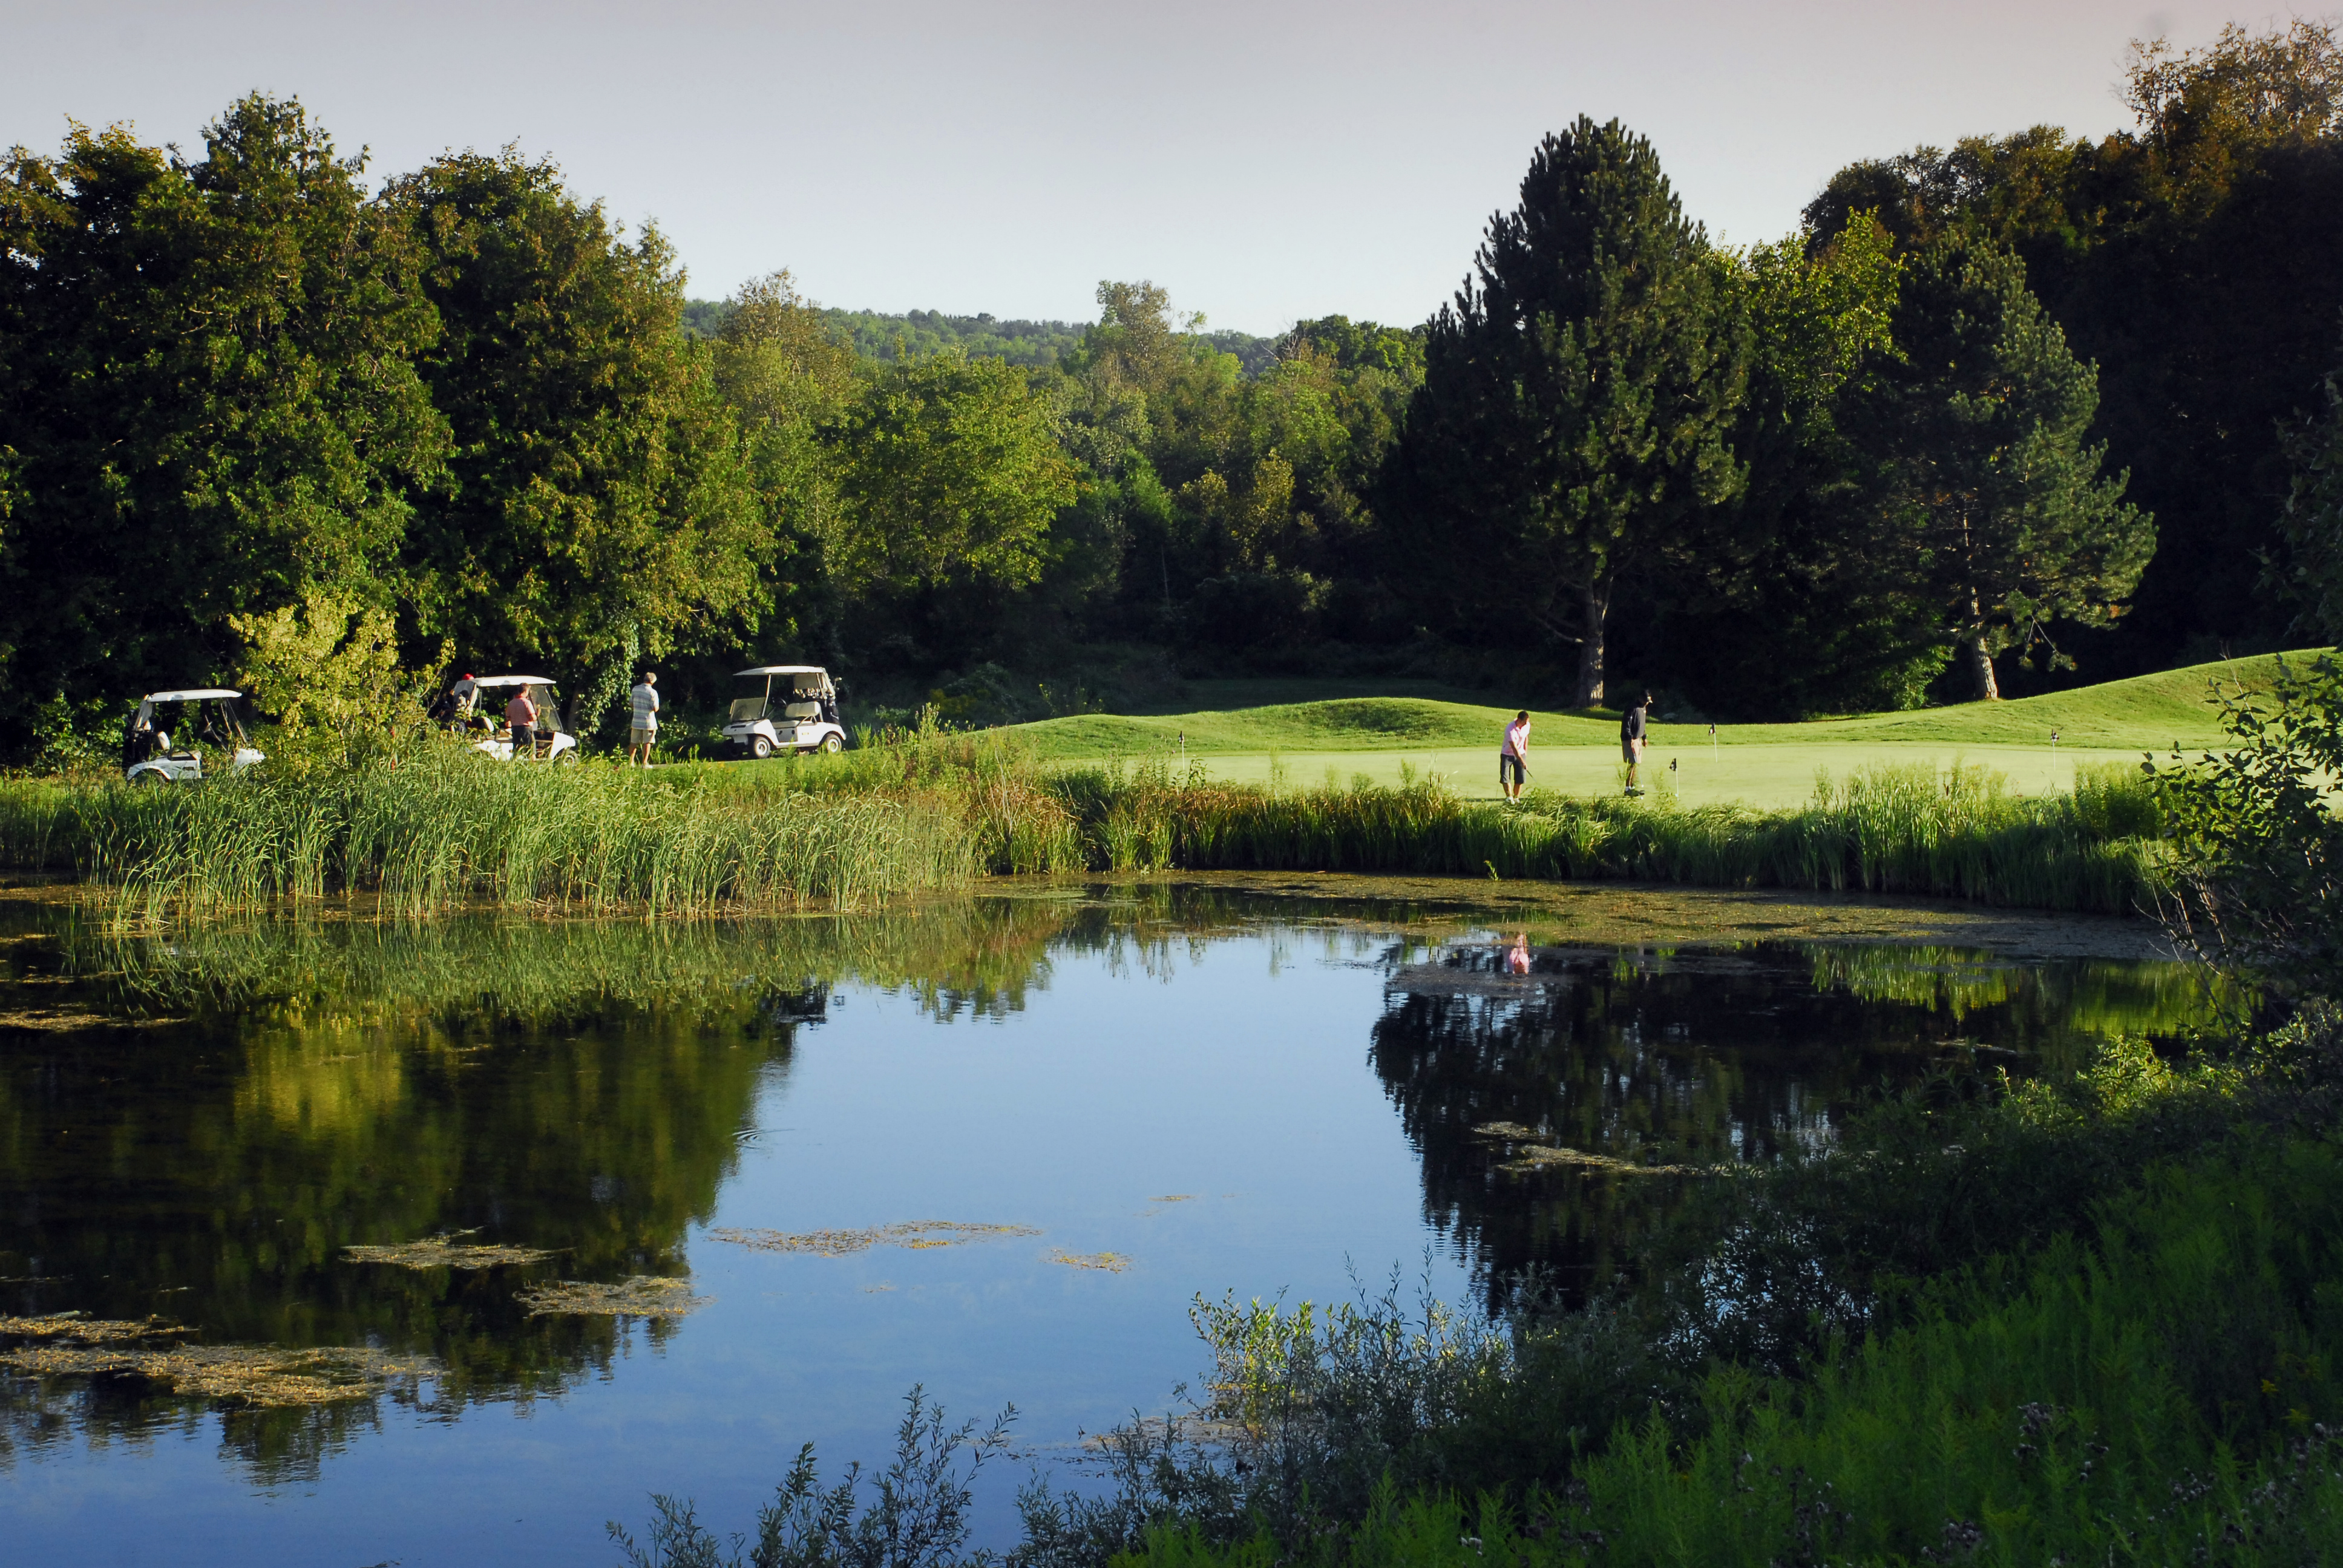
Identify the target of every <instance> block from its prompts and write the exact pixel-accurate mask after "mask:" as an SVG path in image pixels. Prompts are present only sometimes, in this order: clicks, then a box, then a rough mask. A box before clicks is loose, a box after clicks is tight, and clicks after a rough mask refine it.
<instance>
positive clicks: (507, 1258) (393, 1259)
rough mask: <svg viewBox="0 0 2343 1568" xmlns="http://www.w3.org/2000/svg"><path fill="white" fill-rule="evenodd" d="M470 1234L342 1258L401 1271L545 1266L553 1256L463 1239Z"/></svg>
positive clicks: (351, 1251) (350, 1251)
mask: <svg viewBox="0 0 2343 1568" xmlns="http://www.w3.org/2000/svg"><path fill="white" fill-rule="evenodd" d="M472 1234H474V1232H472V1231H447V1232H443V1233H442V1234H440V1235H437V1236H432V1237H428V1238H427V1239H426V1240H424V1241H403V1242H401V1243H399V1244H398V1245H397V1246H395V1247H344V1248H343V1249H342V1256H343V1257H345V1258H347V1259H348V1260H349V1261H351V1262H353V1263H387V1264H389V1265H391V1266H392V1267H394V1268H399V1269H495V1268H501V1267H504V1266H507V1265H514V1266H518V1265H521V1264H526V1263H542V1262H544V1261H546V1260H547V1259H548V1258H550V1257H552V1256H553V1253H552V1252H551V1251H548V1250H547V1249H546V1248H543V1247H508V1246H501V1245H498V1244H497V1243H494V1242H474V1241H464V1240H463V1238H464V1237H466V1236H469V1235H472Z"/></svg>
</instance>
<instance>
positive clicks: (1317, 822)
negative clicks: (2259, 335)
mask: <svg viewBox="0 0 2343 1568" xmlns="http://www.w3.org/2000/svg"><path fill="white" fill-rule="evenodd" d="M2158 832H2159V824H2158V820H2157V811H2156V808H2155V804H2154V801H2153V799H2152V798H2151V796H2150V795H2149V793H2148V789H2147V783H2146V781H2145V779H2142V778H2141V777H2140V776H2139V775H2138V774H2137V773H2136V772H2132V771H2130V770H2127V769H2121V768H2115V767H2103V768H2099V769H2080V770H2078V772H2077V779H2076V783H2075V787H2074V789H2072V790H2070V791H2066V792H2062V793H2059V794H2056V795H2051V796H2044V797H2034V798H2024V797H2019V796H2016V795H2014V794H2012V793H2011V792H2010V791H2009V790H2008V789H2007V787H2006V782H2005V781H2004V780H2002V779H2000V778H1999V777H1998V776H1997V775H1996V774H1994V773H1992V772H1991V771H1990V770H1988V769H1982V768H1974V767H1969V768H1964V767H1957V766H1956V767H1954V768H1952V769H1944V770H1939V769H1934V768H1929V767H1925V766H1923V767H1889V766H1878V767H1873V768H1867V769H1858V770H1857V771H1855V773H1853V774H1851V775H1849V776H1847V777H1846V778H1845V779H1839V780H1835V781H1834V780H1832V779H1827V778H1824V779H1818V781H1817V784H1816V789H1815V795H1814V797H1813V799H1811V800H1810V801H1808V802H1807V803H1806V804H1805V805H1804V806H1801V807H1798V808H1796V809H1790V810H1756V809H1749V808H1744V807H1733V806H1703V807H1696V808H1688V807H1683V806H1679V805H1677V804H1675V803H1674V800H1673V799H1671V798H1670V797H1669V796H1667V795H1665V794H1664V793H1663V794H1660V795H1656V796H1651V797H1644V798H1642V799H1620V798H1600V799H1579V798H1568V797H1564V796H1561V795H1557V794H1554V793H1552V792H1533V793H1532V794H1531V795H1529V796H1528V797H1527V798H1526V799H1524V800H1523V802H1522V803H1520V804H1518V805H1508V804H1505V803H1503V802H1497V801H1483V800H1467V799H1462V798H1461V797H1459V796H1458V795H1456V794H1455V793H1454V792H1453V790H1451V789H1448V788H1447V787H1446V786H1445V785H1444V784H1443V783H1442V782H1441V781H1440V780H1439V779H1405V780H1403V782H1402V783H1401V784H1399V785H1397V786H1395V787H1387V786H1377V785H1373V784H1368V783H1365V782H1363V781H1362V782H1355V783H1353V784H1352V785H1349V786H1343V785H1341V784H1338V783H1335V782H1332V781H1331V780H1330V781H1329V782H1328V783H1326V784H1324V785H1322V786H1317V787H1312V788H1306V789H1286V788H1278V787H1274V786H1263V785H1242V784H1229V783H1222V782H1216V781H1214V780H1212V779H1208V778H1206V777H1204V776H1203V775H1202V772H1201V771H1200V770H1196V771H1188V772H1176V771H1174V770H1173V769H1171V768H1170V767H1169V766H1168V765H1165V764H1161V763H1155V764H1142V765H1139V766H1124V765H1113V764H1110V765H1105V766H1086V767H1072V768H1056V769H1052V768H1050V767H1048V766H1046V765H1044V764H1042V763H1040V762H1038V761H1036V760H1034V759H1031V758H1030V757H1027V756H1024V755H1021V754H1020V753H1018V752H1017V751H1015V750H1013V749H1011V748H1009V747H1007V746H1005V745H1003V744H1001V743H1000V742H998V741H995V740H992V739H989V738H984V737H971V736H930V737H922V738H914V739H908V740H905V741H904V742H902V743H900V744H899V745H893V746H881V747H873V748H870V749H866V750H862V751H858V752H849V753H847V754H846V755H845V756H844V757H841V758H838V759H825V760H823V761H820V762H811V763H807V764H802V765H799V766H798V767H795V768H790V769H776V770H760V771H759V772H756V773H753V774H743V773H739V772H728V771H727V770H725V769H710V768H672V769H653V770H649V771H629V770H626V769H616V768H608V767H599V766H587V767H580V768H549V767H548V768H532V767H512V766H508V765H502V766H500V765H496V764H491V763H488V762H487V761H486V760H485V759H481V758H478V757H477V756H474V755H473V754H471V753H469V752H467V751H463V750H461V749H457V748H453V747H449V746H444V745H438V744H432V743H423V744H418V745H417V746H415V747H414V748H412V749H408V750H407V751H406V752H405V753H403V754H401V755H399V756H398V757H397V758H396V759H391V758H385V759H380V760H378V761H376V762H373V763H369V764H367V765H365V766H361V767H357V768H353V769H336V770H324V769H316V770H310V771H307V772H300V773H291V772H288V773H286V774H280V775H277V776H275V777H271V776H269V775H268V774H266V773H260V772H256V773H255V774H253V775H250V776H246V777H242V778H231V779H216V780H212V781H209V782H206V783H204V784H201V785H196V786H178V787H172V788H168V789H134V788H130V787H127V786H123V785H117V784H113V783H100V784H69V783H60V782H55V781H45V780H32V779H12V780H5V781H0V865H6V866H8V867H11V868H15V869H26V870H61V871H70V872H71V873H73V874H75V876H77V877H79V878H80V879H82V880H83V881H85V882H87V883H92V884H96V885H97V886H100V887H103V888H106V889H107V890H111V892H112V894H113V897H114V899H115V901H116V904H117V906H118V907H119V908H120V909H121V910H122V912H123V913H125V914H126V915H135V916H138V917H142V918H163V917H166V916H168V915H174V914H187V913H196V912H202V911H207V910H227V909H235V908H250V907H256V906H260V905H266V904H273V903H278V902H283V901H287V900H296V901H297V900H314V899H323V898H327V897H330V896H336V895H340V894H346V893H358V892H363V893H367V894H371V895H374V896H376V897H377V898H378V899H379V900H380V902H381V904H382V906H383V907H384V908H385V910H386V911H387V912H390V913H394V914H398V915H409V916H412V915H424V914H430V913H436V912H440V911H444V910H452V909H455V908H458V907H459V906H463V905H468V904H480V903H488V904H492V905H507V906H516V905H543V904H552V905H558V906H564V907H570V908H578V909H586V910H615V909H620V908H629V909H641V910H648V911H649V912H655V913H679V914H689V913H704V912H713V911H716V910H728V909H739V908H753V907H773V906H791V905H805V904H810V903H821V904H825V905H829V906H831V907H836V908H840V909H849V910H852V909H870V908H877V907H880V906H883V905H885V904H887V903H889V902H890V901H893V900H900V899H901V898H904V897H909V896H915V895H919V894H922V893H930V892H939V891H946V890H953V889H960V888H966V887H968V886H970V885H971V884H973V883H975V882H976V881H978V880H979V879H982V878H984V877H987V876H993V875H1020V874H1036V873H1039V874H1051V873H1058V874H1069V873H1077V872H1083V871H1110V872H1141V873H1145V872H1161V871H1177V870H1193V871H1205V870H1283V871H1349V872H1366V873H1382V874H1416V875H1446V876H1462V877H1473V878H1482V879H1486V878H1496V879H1560V880H1634V881H1652V882H1674V883H1681V884H1685V885H1689V886H1698V887H1712V888H1734V889H1756V888H1772V889H1783V890H1797V891H1810V892H1845V891H1861V892H1873V893H1890V894H1907V895H1915V896H1928V897H1935V898H1949V899H1959V900H1971V901H1975V902H1978V903H1984V904H1989V905H1996V906H2002V907H2009V908H2027V909H2040V910H2059V911H2069V910H2071V911H2088V912H2095V913H2103V914H2127V913H2132V912H2135V911H2137V910H2142V909H2144V908H2146V907H2147V906H2148V905H2149V904H2150V902H2151V901H2152V900H2153V896H2154V892H2155V889H2156V885H2157V876H2158V866H2159V863H2160V859H2161V851H2160V848H2159V841H2158Z"/></svg>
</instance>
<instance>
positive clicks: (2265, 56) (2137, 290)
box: [1806, 19, 2343, 678]
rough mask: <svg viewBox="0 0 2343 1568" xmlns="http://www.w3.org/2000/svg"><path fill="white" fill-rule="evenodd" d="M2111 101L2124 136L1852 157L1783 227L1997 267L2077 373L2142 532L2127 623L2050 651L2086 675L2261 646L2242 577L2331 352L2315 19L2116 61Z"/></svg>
mask: <svg viewBox="0 0 2343 1568" xmlns="http://www.w3.org/2000/svg"><path fill="white" fill-rule="evenodd" d="M2125 97H2126V100H2127V103H2128V104H2129V106H2130V107H2131V108H2132V110H2133V112H2134V115H2135V116H2136V126H2135V127H2134V128H2133V129H2130V130H2126V131H2119V132H2117V133H2115V134H2113V135H2110V136H2105V137H2103V138H2100V139H2098V140H2097V141H2092V140H2087V139H2084V138H2077V137H2072V136H2068V135H2066V133H2065V132H2063V131H2061V130H2059V129H2057V128H2056V127H2055V126H2036V127H2034V128H2032V129H2030V130H2027V131H2023V132H2020V133H2017V134H2016V135H2013V136H1976V137H1969V138H1965V139H1964V140H1962V141H1960V142H1959V143H1957V144H1956V146H1952V147H1951V148H1948V149H1947V148H1937V147H1918V148H1915V149H1913V150H1912V151H1910V152H1908V153H1906V154H1903V155H1901V156H1896V157H1892V158H1885V159H1880V160H1867V161H1864V162H1860V163H1856V164H1853V165H1850V166H1847V167H1846V168H1845V169H1843V170H1841V171H1839V172H1838V173H1837V174H1836V175H1835V176H1833V177H1832V178H1831V180H1830V182H1829V183H1828V185H1827V186H1825V189H1824V191H1823V193H1822V195H1821V196H1819V197H1817V198H1816V200H1815V203H1814V205H1813V206H1811V207H1809V208H1808V210H1807V215H1806V216H1807V222H1808V226H1809V228H1810V230H1811V231H1812V232H1813V233H1814V234H1815V235H1816V236H1828V235H1832V234H1835V233H1837V232H1839V230H1840V229H1841V228H1842V227H1843V226H1845V223H1846V222H1847V221H1848V220H1849V218H1850V217H1851V216H1854V215H1856V214H1862V213H1875V214H1876V215H1877V219H1878V221H1879V222H1881V223H1882V224H1884V225H1885V226H1886V227H1887V228H1888V229H1889V230H1890V231H1891V232H1892V233H1894V234H1895V235H1896V237H1897V239H1898V240H1899V242H1901V243H1903V244H1904V245H1906V246H1908V247H1910V248H1911V249H1913V250H1920V249H1925V248H1926V246H1929V245H1932V244H1934V243H1936V241H1938V240H1939V239H1941V238H1944V237H1946V236H1957V237H1960V238H1964V239H1968V240H1976V241H1986V242H1991V243H1993V244H1996V245H1998V246H2005V247H2007V248H2009V249H2011V250H2013V251H2015V252H2016V254H2017V255H2018V256H2020V257H2022V258H2023V259H2024V261H2025V263H2026V279H2027V282H2028V285H2029V286H2031V288H2032V289H2033V291H2034V292H2035V294H2036V296H2037V297H2039V298H2040V299H2041V301H2042V304H2043V306H2044V307H2045V308H2046V310H2047V311H2048V313H2049V315H2050V317H2051V318H2052V319H2053V320H2055V321H2056V322H2057V323H2058V325H2059V327H2061V328H2062V329H2063V330H2064V332H2065V335H2066V340H2067V342H2068V343H2069V344H2070V345H2072V347H2073V349H2074V351H2075V353H2076V354H2077V356H2078V357H2081V358H2082V359H2084V360H2085V361H2087V362H2092V363H2096V364H2097V367H2098V381H2099V389H2100V393H2101V397H2102V403H2101V407H2100V410H2099V415H2098V418H2097V424H2096V427H2095V428H2096V437H2097V439H2103V440H2105V441H2106V442H2107V450H2108V463H2109V466H2110V467H2113V468H2114V469H2116V470H2117V471H2125V472H2128V474H2129V475H2130V483H2129V486H2128V487H2127V495H2128V496H2129V498H2131V499H2133V500H2134V501H2136V502H2137V504H2138V505H2139V506H2140V507H2141V508H2142V509H2143V510H2145V511H2147V512H2150V513H2152V514H2154V516H2155V518H2156V519H2157V554H2156V558H2155V559H2154V561H2153V562H2152V563H2151V564H2150V565H2149V567H2148V568H2147V573H2146V575H2145V577H2144V578H2142V580H2141V583H2140V587H2139V591H2138V595H2137V601H2136V603H2135V605H2134V608H2133V613H2132V614H2130V615H2129V616H2127V617H2126V618H2124V620H2123V621H2121V622H2119V623H2118V624H2117V627H2116V628H2115V629H2113V630H2111V631H2107V632H2101V633H2097V634H2090V635H2083V636H2077V637H2076V638H2072V639H2070V640H2069V642H2068V646H2070V647H2071V648H2073V649H2074V651H2075V652H2076V653H2077V657H2079V658H2082V659H2083V660H2084V662H2085V663H2086V665H2087V666H2089V667H2092V668H2096V669H2097V672H2098V675H2099V677H2100V678H2104V676H2106V675H2109V674H2125V673H2130V672H2133V671H2137V670H2144V669H2149V668H2157V667H2158V666H2160V665H2162V664H2164V663H2167V662H2169V661H2171V660H2172V659H2173V658H2175V656H2177V655H2181V654H2183V653H2185V652H2188V651H2192V650H2197V649H2202V650H2206V652H2209V651H2210V650H2211V649H2213V648H2217V647H2224V646H2227V647H2234V648H2236V649H2237V651H2241V652H2242V651H2248V650H2251V649H2254V648H2268V647H2271V646H2275V645H2276V642H2277V640H2278V638H2281V637H2282V636H2283V635H2284V625H2283V622H2284V617H2283V616H2279V615H2273V614H2272V613H2271V606H2270V603H2269V598H2268V594H2267V592H2266V591H2265V590H2264V589H2263V588H2261V587H2260V586H2259V578H2260V575H2261V571H2262V558H2263V557H2264V556H2265V555H2267V554H2269V553H2272V552H2273V551H2275V550H2276V549H2277V548H2278V547H2279V546H2280V544H2281V542H2282V541H2281V537H2280V533H2279V530H2278V508H2277V506H2275V505H2274V504H2273V498H2276V497H2279V496H2282V495H2284V494H2285V492H2286V490H2287V487H2288V471H2289V468H2290V467H2292V466H2293V464H2294V461H2295V459H2293V458H2290V457H2289V454H2288V449H2287V448H2288V442H2287V438H2286V437H2287V432H2288V429H2289V428H2292V427H2297V426H2298V422H2299V421H2300V420H2301V419H2302V418H2303V417H2305V416H2307V415H2312V414H2316V413H2318V412H2320V411H2322V408H2323V399H2322V397H2321V396H2320V387H2321V381H2322V377H2324V376H2325V375H2326V374H2327V373H2328V372H2329V371H2331V370H2332V369H2334V368H2335V367H2336V365H2337V362H2338V357H2343V337H2338V309H2343V45H2338V39H2337V37H2336V34H2335V31H2334V28H2333V26H2332V25H2331V24H2328V23H2324V22H2312V21H2305V20H2301V19H2296V20H2294V21H2291V22H2289V23H2288V24H2287V25H2285V26H2283V27H2282V28H2279V29H2278V30H2275V31H2273V32H2269V33H2254V32H2250V31H2248V30H2247V29H2246V28H2243V27H2237V26H2232V27H2230V28H2227V29H2226V30H2225V31H2224V32H2223V33H2222V35H2220V36H2219V38H2217V40H2216V41H2215V42H2214V43H2212V44H2210V45H2206V46H2204V47H2202V48H2198V49H2191V50H2175V49H2173V48H2171V47H2170V46H2169V45H2166V44H2165V43H2163V42H2162V41H2161V40H2158V41H2157V42H2155V43H2152V44H2146V45H2135V53H2134V57H2133V60H2132V62H2131V68H2130V70H2129V71H2128V73H2127V81H2126V84H2125ZM2294 542H2295V543H2296V544H2297V545H2299V543H2300V541H2299V540H2296V541H2294ZM2206 652H2197V653H2196V655H2195V656H2196V657H2197V658H2203V657H2206Z"/></svg>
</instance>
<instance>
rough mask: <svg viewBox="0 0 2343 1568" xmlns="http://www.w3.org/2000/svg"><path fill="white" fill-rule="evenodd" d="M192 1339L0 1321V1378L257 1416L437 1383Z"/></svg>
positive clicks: (418, 1365) (311, 1356)
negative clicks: (207, 1403)
mask: <svg viewBox="0 0 2343 1568" xmlns="http://www.w3.org/2000/svg"><path fill="white" fill-rule="evenodd" d="M192 1332H195V1331H193V1330H191V1329H188V1328H186V1327H183V1326H181V1325H178V1324H176V1323H167V1322H163V1321H162V1320H160V1319H157V1318H149V1319H146V1320H145V1321H144V1322H126V1321H117V1320H110V1319H104V1318H85V1317H83V1316H82V1315H81V1314H80V1313H78V1312H59V1313H55V1314H53V1315H50V1316H46V1317H38V1318H16V1317H0V1341H10V1340H12V1341H17V1343H13V1344H0V1368H5V1369H7V1370H9V1371H11V1372H20V1373H23V1374H25V1375H26V1376H29V1377H136V1378H143V1379H145V1380H146V1381H147V1382H151V1383H154V1384H155V1385H156V1386H157V1387H158V1388H162V1389H165V1390H167V1391H168V1392H172V1393H176V1394H179V1395H182V1396H185V1397H188V1398H195V1399H211V1400H220V1401H226V1402H232V1403H238V1404H244V1405H248V1406H253V1407H256V1408H266V1409H281V1408H287V1407H292V1406H300V1405H321V1404H338V1403H341V1402H345V1401H348V1400H357V1399H367V1398H369V1397H371V1396H373V1395H374V1394H376V1393H378V1392H381V1391H382V1390H383V1389H384V1388H385V1387H386V1386H387V1385H389V1384H391V1383H393V1382H406V1383H412V1382H417V1381H419V1380H420V1379H423V1378H427V1377H433V1376H436V1375H437V1374H438V1372H439V1371H440V1368H439V1363H438V1362H435V1361H433V1360H432V1359H431V1358H430V1357H428V1356H402V1355H394V1354H391V1353H389V1352H384V1351H378V1350H372V1349H367V1348H364V1347H349V1346H340V1345H313V1346H307V1347H291V1346H284V1345H199V1344H187V1343H185V1342H183V1341H184V1337H185V1336H186V1335H187V1334H189V1333H192Z"/></svg>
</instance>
